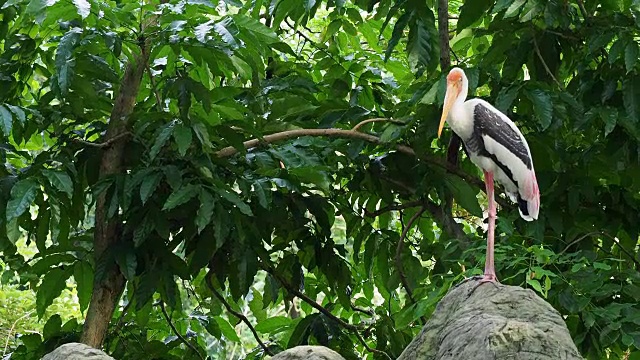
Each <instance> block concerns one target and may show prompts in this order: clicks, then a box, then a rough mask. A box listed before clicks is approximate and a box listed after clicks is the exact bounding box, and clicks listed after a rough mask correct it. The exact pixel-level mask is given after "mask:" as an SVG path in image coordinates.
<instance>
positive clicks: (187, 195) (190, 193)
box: [162, 184, 198, 211]
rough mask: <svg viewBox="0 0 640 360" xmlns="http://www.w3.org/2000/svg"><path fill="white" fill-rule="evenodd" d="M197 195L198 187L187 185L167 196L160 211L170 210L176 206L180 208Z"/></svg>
mask: <svg viewBox="0 0 640 360" xmlns="http://www.w3.org/2000/svg"><path fill="white" fill-rule="evenodd" d="M197 194H198V187H197V186H195V185H193V184H187V185H184V186H182V187H180V188H179V189H178V190H176V191H174V192H172V193H171V195H169V197H168V198H167V201H165V203H164V206H163V207H162V210H163V211H165V210H171V209H173V208H175V207H176V206H180V205H182V204H184V203H186V202H187V201H189V200H191V198H192V197H194V196H196V195H197Z"/></svg>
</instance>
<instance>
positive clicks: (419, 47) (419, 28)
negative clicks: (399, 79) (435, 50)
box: [407, 17, 432, 69]
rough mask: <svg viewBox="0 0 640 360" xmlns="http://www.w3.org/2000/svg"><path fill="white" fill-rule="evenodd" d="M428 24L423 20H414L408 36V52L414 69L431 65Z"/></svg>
mask: <svg viewBox="0 0 640 360" xmlns="http://www.w3.org/2000/svg"><path fill="white" fill-rule="evenodd" d="M427 26H428V25H427V24H426V23H425V22H424V20H423V19H422V18H419V17H418V18H414V21H412V22H411V23H410V25H409V34H408V36H407V52H408V54H409V63H410V64H411V67H412V68H413V69H418V68H423V67H426V66H428V65H429V64H430V62H431V60H432V56H431V51H432V47H431V41H432V40H431V34H432V32H430V31H429V29H428V28H427Z"/></svg>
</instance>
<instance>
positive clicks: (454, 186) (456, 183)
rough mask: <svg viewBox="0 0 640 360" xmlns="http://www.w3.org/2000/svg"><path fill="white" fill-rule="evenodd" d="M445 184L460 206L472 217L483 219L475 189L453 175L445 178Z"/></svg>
mask: <svg viewBox="0 0 640 360" xmlns="http://www.w3.org/2000/svg"><path fill="white" fill-rule="evenodd" d="M445 184H446V186H447V188H448V189H449V190H450V191H451V193H452V194H453V197H454V199H455V200H456V201H457V202H458V204H460V206H462V207H463V208H465V209H466V210H467V211H468V212H469V213H470V214H471V215H474V216H478V217H482V208H480V205H479V204H478V198H477V197H476V195H477V194H478V191H477V190H475V189H473V188H472V187H471V185H469V184H468V183H467V182H466V181H464V180H462V179H460V178H458V177H457V176H453V175H449V176H447V177H446V178H445Z"/></svg>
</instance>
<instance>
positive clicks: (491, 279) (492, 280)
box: [479, 273, 500, 284]
mask: <svg viewBox="0 0 640 360" xmlns="http://www.w3.org/2000/svg"><path fill="white" fill-rule="evenodd" d="M479 278H480V279H479V280H480V283H481V284H484V283H486V282H490V283H494V284H500V281H498V277H497V276H496V274H491V273H489V274H484V276H479Z"/></svg>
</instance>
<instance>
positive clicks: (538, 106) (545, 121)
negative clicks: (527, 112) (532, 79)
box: [525, 89, 553, 131]
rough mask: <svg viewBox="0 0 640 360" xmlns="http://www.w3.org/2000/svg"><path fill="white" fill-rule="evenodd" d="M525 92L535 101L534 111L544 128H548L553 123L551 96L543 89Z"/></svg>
mask: <svg viewBox="0 0 640 360" xmlns="http://www.w3.org/2000/svg"><path fill="white" fill-rule="evenodd" d="M525 94H526V95H527V98H528V99H529V100H531V102H532V103H533V111H534V113H535V114H536V117H537V118H538V121H539V122H540V125H541V128H542V130H543V131H544V130H546V129H547V128H548V127H549V125H551V120H552V118H553V103H552V102H551V96H549V94H547V93H546V92H545V91H544V90H542V89H531V90H528V91H526V92H525Z"/></svg>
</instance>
